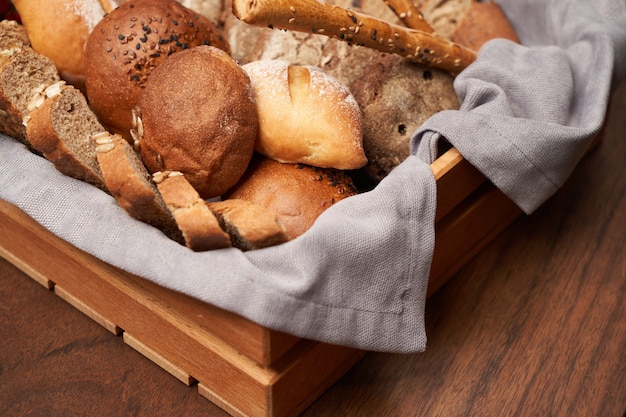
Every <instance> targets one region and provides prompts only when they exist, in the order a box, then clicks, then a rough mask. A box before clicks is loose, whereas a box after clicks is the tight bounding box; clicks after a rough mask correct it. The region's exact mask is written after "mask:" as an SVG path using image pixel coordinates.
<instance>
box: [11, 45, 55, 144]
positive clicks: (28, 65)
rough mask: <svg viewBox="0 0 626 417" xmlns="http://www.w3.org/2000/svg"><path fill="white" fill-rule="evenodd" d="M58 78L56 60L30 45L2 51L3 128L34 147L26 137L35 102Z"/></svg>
mask: <svg viewBox="0 0 626 417" xmlns="http://www.w3.org/2000/svg"><path fill="white" fill-rule="evenodd" d="M14 45H17V44H14ZM59 80H60V78H59V74H58V72H57V69H56V67H55V66H54V63H53V62H52V61H50V60H49V59H48V58H46V57H44V56H43V55H40V54H38V53H36V52H35V51H33V50H32V49H31V48H30V47H28V46H24V47H23V48H11V49H5V50H3V51H1V52H0V131H1V132H2V133H6V134H7V135H9V136H13V137H14V138H16V139H18V140H19V141H21V142H22V143H24V144H25V145H27V146H28V147H29V148H32V147H31V145H30V143H29V141H28V140H27V137H26V135H27V134H26V125H27V123H28V119H29V113H30V109H31V108H32V105H33V104H32V101H33V99H34V98H36V96H37V94H39V93H37V92H38V91H43V90H44V89H45V88H46V87H48V86H50V85H51V84H54V83H56V82H57V81H59Z"/></svg>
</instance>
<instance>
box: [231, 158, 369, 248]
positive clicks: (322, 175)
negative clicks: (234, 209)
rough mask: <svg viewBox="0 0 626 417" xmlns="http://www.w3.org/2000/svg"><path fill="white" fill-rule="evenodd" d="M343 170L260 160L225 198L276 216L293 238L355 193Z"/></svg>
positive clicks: (257, 159)
mask: <svg viewBox="0 0 626 417" xmlns="http://www.w3.org/2000/svg"><path fill="white" fill-rule="evenodd" d="M356 192H357V190H356V188H355V187H354V185H353V183H352V180H351V179H350V177H348V176H347V175H346V174H345V173H344V172H343V171H337V170H333V169H323V168H315V167H311V166H308V165H304V164H284V163H280V162H277V161H274V160H272V159H269V158H265V157H260V156H259V157H258V158H255V159H254V160H253V162H252V163H251V164H250V168H249V169H248V171H247V172H246V174H245V175H244V177H243V178H242V180H241V181H240V182H239V184H237V186H236V187H234V188H233V189H232V190H230V191H229V192H228V193H227V194H226V195H225V199H231V198H235V199H242V200H246V201H250V202H252V203H255V204H258V205H260V206H262V207H265V208H267V209H269V210H272V211H273V212H274V213H276V214H277V215H278V217H279V219H280V221H281V222H282V223H283V224H284V225H285V227H286V228H287V234H288V236H289V238H290V239H294V238H296V237H298V236H300V235H301V234H302V233H304V232H305V231H307V230H308V229H309V228H310V227H311V226H312V225H313V222H314V221H315V219H317V217H319V215H320V214H322V212H324V211H325V210H326V209H327V208H328V207H330V206H332V205H333V204H335V203H336V202H337V201H340V200H343V199H344V198H346V197H349V196H351V195H354V194H356Z"/></svg>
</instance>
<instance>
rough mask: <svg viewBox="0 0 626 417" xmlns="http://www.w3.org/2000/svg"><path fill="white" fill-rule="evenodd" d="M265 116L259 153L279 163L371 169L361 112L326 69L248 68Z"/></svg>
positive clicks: (266, 64)
mask: <svg viewBox="0 0 626 417" xmlns="http://www.w3.org/2000/svg"><path fill="white" fill-rule="evenodd" d="M243 69H244V70H245V71H246V72H247V73H248V75H249V76H250V80H251V82H252V89H253V91H254V97H255V100H256V107H257V111H258V114H259V134H258V137H257V140H256V146H255V148H256V150H257V151H258V152H259V153H261V154H262V155H265V156H267V157H269V158H272V159H275V160H277V161H279V162H286V163H303V164H308V165H313V166H317V167H323V168H336V169H346V170H347V169H357V168H361V167H362V166H364V165H365V164H366V163H367V158H366V157H365V153H364V151H363V130H362V117H361V110H360V109H359V106H358V104H357V102H356V100H354V97H353V96H352V94H350V91H349V90H348V89H347V87H346V86H345V85H343V84H342V83H341V82H339V80H337V79H336V78H335V77H333V76H331V75H330V74H328V73H326V72H324V71H322V70H321V69H320V68H318V67H315V66H308V65H294V64H289V63H288V62H287V61H283V60H262V61H254V62H250V63H248V64H246V65H244V66H243Z"/></svg>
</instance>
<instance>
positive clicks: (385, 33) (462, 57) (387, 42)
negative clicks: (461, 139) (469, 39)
mask: <svg viewBox="0 0 626 417" xmlns="http://www.w3.org/2000/svg"><path fill="white" fill-rule="evenodd" d="M233 13H234V14H235V16H236V17H238V18H239V19H241V20H242V21H243V22H246V23H248V24H251V25H257V26H269V27H271V28H275V29H286V30H295V31H300V32H312V33H317V34H323V35H326V36H329V37H333V38H338V39H341V40H343V41H346V42H348V43H350V44H354V45H359V46H366V47H369V48H372V49H375V50H378V51H380V52H388V53H394V54H398V55H400V56H402V57H404V58H406V59H409V60H411V61H413V62H418V63H421V64H425V65H429V66H433V67H436V68H440V69H443V70H445V71H447V72H449V73H451V74H457V73H459V72H460V71H462V70H463V69H464V68H465V67H466V66H468V65H469V64H471V63H472V62H473V61H474V60H475V59H476V53H475V52H474V51H473V50H471V49H468V48H465V47H463V46H461V45H459V44H455V43H453V42H450V41H447V40H445V39H443V38H441V37H439V36H437V35H434V34H432V33H427V32H423V31H420V30H415V29H407V28H405V27H402V26H399V25H396V24H393V23H388V22H386V21H384V20H381V19H378V18H375V17H372V16H369V15H366V14H364V13H360V12H356V11H351V10H349V9H345V8H343V7H340V6H336V5H332V4H325V3H320V2H318V1H317V0H233Z"/></svg>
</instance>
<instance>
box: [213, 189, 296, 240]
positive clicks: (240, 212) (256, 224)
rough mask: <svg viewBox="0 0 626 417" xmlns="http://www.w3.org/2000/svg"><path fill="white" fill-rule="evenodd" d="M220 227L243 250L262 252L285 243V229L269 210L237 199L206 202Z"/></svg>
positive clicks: (286, 237)
mask: <svg viewBox="0 0 626 417" xmlns="http://www.w3.org/2000/svg"><path fill="white" fill-rule="evenodd" d="M207 206H208V207H209V209H210V210H211V211H212V212H213V214H215V216H216V217H217V219H218V221H219V223H220V226H221V227H222V229H223V230H224V231H226V233H228V234H229V235H230V240H231V242H232V244H233V246H234V247H236V248H238V249H241V250H242V251H248V250H255V249H262V248H266V247H269V246H274V245H278V244H280V243H284V242H286V241H287V240H288V239H289V238H288V236H287V229H286V227H285V225H283V224H282V222H281V221H280V220H279V219H278V216H276V214H274V213H273V212H272V211H270V210H268V209H266V208H264V207H261V206H259V205H258V204H254V203H251V202H249V201H245V200H240V199H229V200H223V201H209V202H207Z"/></svg>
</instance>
